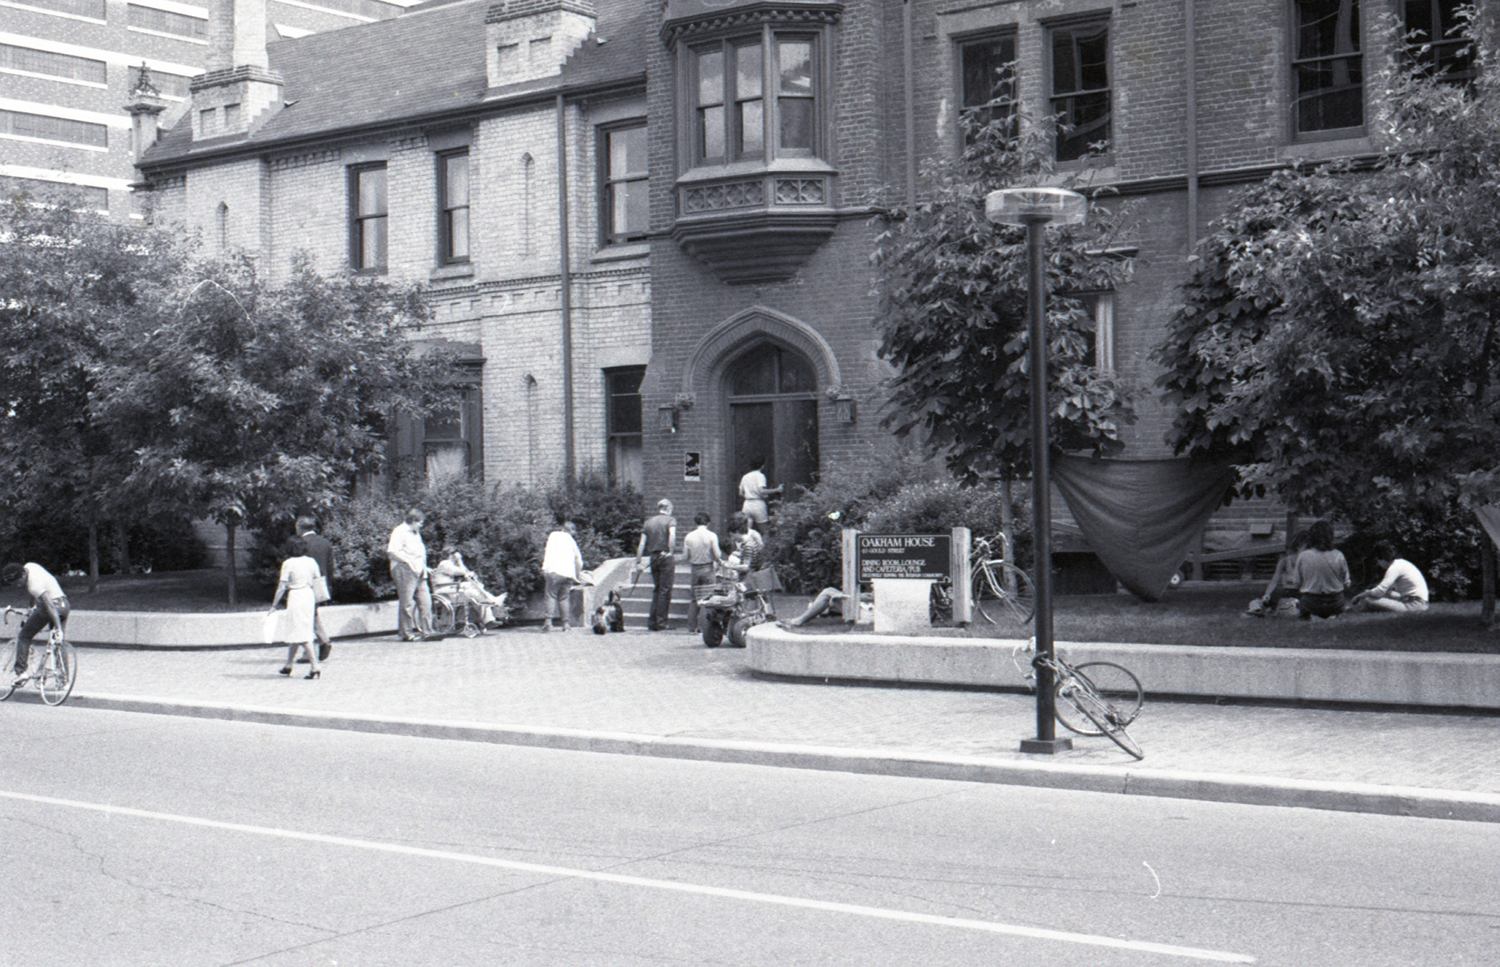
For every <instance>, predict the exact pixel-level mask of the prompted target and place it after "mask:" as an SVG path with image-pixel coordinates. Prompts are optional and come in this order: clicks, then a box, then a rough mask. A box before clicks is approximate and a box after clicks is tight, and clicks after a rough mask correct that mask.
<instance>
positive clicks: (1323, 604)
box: [1297, 591, 1345, 618]
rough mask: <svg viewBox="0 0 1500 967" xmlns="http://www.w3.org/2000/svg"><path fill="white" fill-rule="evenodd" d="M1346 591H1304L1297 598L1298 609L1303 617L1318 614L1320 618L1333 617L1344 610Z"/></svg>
mask: <svg viewBox="0 0 1500 967" xmlns="http://www.w3.org/2000/svg"><path fill="white" fill-rule="evenodd" d="M1344 607H1345V604H1344V592H1342V591H1336V592H1334V593H1333V594H1311V593H1309V592H1306V591H1304V592H1303V593H1302V596H1301V597H1300V598H1298V599H1297V610H1298V611H1300V612H1301V613H1302V617H1304V618H1306V617H1307V616H1308V615H1314V614H1315V615H1317V616H1318V617H1320V618H1332V617H1333V616H1334V615H1336V614H1343V612H1344Z"/></svg>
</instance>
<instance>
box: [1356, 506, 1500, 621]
mask: <svg viewBox="0 0 1500 967" xmlns="http://www.w3.org/2000/svg"><path fill="white" fill-rule="evenodd" d="M1380 540H1388V541H1390V542H1391V544H1392V546H1394V547H1395V549H1396V553H1397V554H1399V555H1401V556H1402V557H1404V558H1406V559H1407V560H1408V561H1411V562H1412V563H1413V564H1415V565H1416V566H1417V568H1418V569H1419V570H1421V572H1422V576H1423V577H1425V578H1426V579H1427V590H1428V593H1429V595H1430V596H1431V599H1432V600H1433V601H1464V600H1472V599H1477V598H1478V597H1479V596H1480V592H1481V578H1480V568H1481V564H1480V553H1481V548H1482V546H1483V542H1484V541H1487V540H1489V535H1487V534H1486V533H1485V532H1484V528H1483V527H1481V526H1480V524H1479V519H1478V518H1477V517H1475V516H1474V513H1473V511H1470V510H1466V509H1464V508H1462V507H1460V506H1458V505H1456V504H1455V505H1450V506H1446V507H1443V508H1436V509H1428V510H1425V511H1422V512H1417V513H1415V514H1410V515H1401V516H1398V515H1394V514H1391V515H1382V516H1380V517H1376V518H1372V519H1370V520H1365V521H1360V522H1359V525H1358V528H1357V529H1356V531H1355V533H1354V534H1353V535H1352V536H1350V538H1349V539H1348V540H1346V541H1344V542H1343V544H1342V545H1341V547H1342V549H1343V551H1344V555H1345V556H1346V557H1347V558H1348V559H1349V570H1350V572H1351V573H1352V574H1353V575H1354V586H1355V588H1356V589H1358V588H1366V587H1369V586H1370V585H1372V584H1375V583H1377V582H1379V580H1380V578H1381V572H1379V571H1378V570H1377V569H1376V567H1375V556H1374V553H1373V549H1374V546H1375V543H1376V542H1377V541H1380Z"/></svg>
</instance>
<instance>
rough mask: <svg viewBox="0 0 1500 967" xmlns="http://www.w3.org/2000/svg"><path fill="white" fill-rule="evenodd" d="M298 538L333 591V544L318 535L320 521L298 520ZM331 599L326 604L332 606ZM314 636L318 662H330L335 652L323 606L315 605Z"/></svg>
mask: <svg viewBox="0 0 1500 967" xmlns="http://www.w3.org/2000/svg"><path fill="white" fill-rule="evenodd" d="M297 536H298V537H300V538H302V543H304V544H306V545H307V556H308V557H310V558H312V559H313V560H314V561H317V562H318V572H319V573H320V574H322V575H323V578H324V579H325V580H326V581H327V582H328V590H329V592H330V593H331V592H332V591H333V542H332V541H330V540H329V539H328V538H326V537H324V536H323V535H322V534H319V533H318V519H317V518H316V517H312V516H304V517H298V518H297ZM332 603H333V599H332V598H329V600H328V601H326V602H324V604H332ZM313 634H314V635H315V636H316V637H317V639H318V661H320V662H324V661H327V660H328V656H329V654H331V653H332V652H333V639H331V638H329V637H328V632H327V631H325V630H324V628H323V605H321V604H317V603H316V602H315V603H314V604H313Z"/></svg>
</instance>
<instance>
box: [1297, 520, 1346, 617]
mask: <svg viewBox="0 0 1500 967" xmlns="http://www.w3.org/2000/svg"><path fill="white" fill-rule="evenodd" d="M1307 543H1308V547H1307V549H1306V550H1304V551H1303V552H1302V553H1301V554H1298V555H1297V563H1296V564H1294V565H1293V566H1292V577H1293V578H1294V579H1295V580H1296V583H1297V617H1299V618H1301V619H1302V620H1303V621H1310V620H1311V619H1312V618H1313V616H1314V615H1316V616H1317V617H1319V618H1336V617H1338V616H1339V615H1340V614H1342V613H1343V611H1344V608H1345V607H1346V606H1347V601H1346V600H1345V598H1344V592H1345V591H1348V590H1349V584H1350V579H1349V562H1348V561H1346V560H1344V555H1343V552H1342V551H1340V550H1339V549H1338V548H1336V547H1334V543H1333V525H1332V524H1330V523H1328V521H1326V520H1320V521H1318V522H1317V523H1316V524H1314V525H1312V526H1311V527H1309V528H1308V529H1307Z"/></svg>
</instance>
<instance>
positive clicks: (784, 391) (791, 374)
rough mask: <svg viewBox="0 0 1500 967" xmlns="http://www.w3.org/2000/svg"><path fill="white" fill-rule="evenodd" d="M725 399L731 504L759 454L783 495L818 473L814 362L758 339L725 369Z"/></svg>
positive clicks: (806, 484)
mask: <svg viewBox="0 0 1500 967" xmlns="http://www.w3.org/2000/svg"><path fill="white" fill-rule="evenodd" d="M725 372H726V377H725V391H726V396H727V397H728V404H729V407H728V408H729V464H730V471H731V472H730V474H729V480H728V481H727V482H728V484H729V490H730V493H729V506H730V507H731V508H733V509H735V510H738V509H739V507H740V499H739V482H740V477H742V476H744V474H746V473H747V472H748V471H749V470H750V468H751V466H752V464H753V462H754V461H755V460H756V459H757V458H764V459H765V461H766V467H765V474H766V479H767V480H768V481H770V483H771V485H772V486H773V487H776V486H780V487H783V488H785V492H784V494H783V499H785V498H787V497H791V496H793V495H794V494H795V493H796V492H797V488H798V487H811V486H813V484H815V483H816V482H817V477H818V396H817V390H818V375H817V370H816V369H815V368H814V367H813V364H812V362H811V361H810V360H809V359H808V358H807V357H806V356H804V355H802V354H801V353H799V352H797V351H796V350H793V349H789V348H787V347H785V346H783V345H781V344H779V343H774V342H762V343H759V344H757V345H755V346H753V347H751V348H750V349H748V350H746V351H745V352H743V353H741V354H740V355H739V356H737V357H735V359H734V360H733V361H732V362H730V363H729V365H728V366H727V367H726V368H725Z"/></svg>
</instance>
